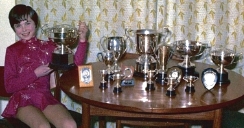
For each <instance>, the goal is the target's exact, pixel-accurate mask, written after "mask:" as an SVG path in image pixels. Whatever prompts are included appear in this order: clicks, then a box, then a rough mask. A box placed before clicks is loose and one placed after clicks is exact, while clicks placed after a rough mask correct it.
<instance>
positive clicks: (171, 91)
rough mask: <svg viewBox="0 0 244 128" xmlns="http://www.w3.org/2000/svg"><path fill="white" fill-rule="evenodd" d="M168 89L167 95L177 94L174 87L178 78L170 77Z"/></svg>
mask: <svg viewBox="0 0 244 128" xmlns="http://www.w3.org/2000/svg"><path fill="white" fill-rule="evenodd" d="M167 79H168V81H167V82H168V85H169V87H168V89H167V92H166V95H167V96H169V97H172V96H175V95H176V93H175V88H174V84H175V81H176V78H175V77H168V78H167Z"/></svg>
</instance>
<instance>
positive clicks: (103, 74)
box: [99, 70, 108, 89]
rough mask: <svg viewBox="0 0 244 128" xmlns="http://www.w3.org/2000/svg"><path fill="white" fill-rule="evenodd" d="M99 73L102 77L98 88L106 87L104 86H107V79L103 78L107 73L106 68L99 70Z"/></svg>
mask: <svg viewBox="0 0 244 128" xmlns="http://www.w3.org/2000/svg"><path fill="white" fill-rule="evenodd" d="M100 74H101V77H102V81H101V82H100V86H99V88H100V89H106V88H108V86H107V81H106V80H105V76H106V75H107V74H108V71H107V70H100Z"/></svg>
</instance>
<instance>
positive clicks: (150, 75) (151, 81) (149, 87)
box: [145, 70, 156, 91]
mask: <svg viewBox="0 0 244 128" xmlns="http://www.w3.org/2000/svg"><path fill="white" fill-rule="evenodd" d="M145 73H146V77H147V87H146V90H147V91H153V90H155V86H154V77H155V74H156V70H147V71H145Z"/></svg>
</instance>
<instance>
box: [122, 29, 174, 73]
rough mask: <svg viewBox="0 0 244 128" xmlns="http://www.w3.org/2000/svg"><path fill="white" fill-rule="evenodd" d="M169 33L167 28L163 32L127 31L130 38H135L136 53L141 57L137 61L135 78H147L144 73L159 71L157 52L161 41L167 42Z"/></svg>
mask: <svg viewBox="0 0 244 128" xmlns="http://www.w3.org/2000/svg"><path fill="white" fill-rule="evenodd" d="M169 33H170V32H169V30H168V28H166V27H165V28H163V32H159V31H157V30H153V29H139V30H131V29H127V30H126V34H127V35H128V37H135V42H136V43H135V44H136V51H137V53H139V55H140V56H139V57H138V59H136V65H135V72H134V76H142V77H145V76H144V75H145V74H146V73H145V72H144V71H148V70H155V69H157V60H156V58H155V57H156V51H157V49H158V45H159V44H160V43H161V40H163V41H162V42H165V39H166V37H167V36H169Z"/></svg>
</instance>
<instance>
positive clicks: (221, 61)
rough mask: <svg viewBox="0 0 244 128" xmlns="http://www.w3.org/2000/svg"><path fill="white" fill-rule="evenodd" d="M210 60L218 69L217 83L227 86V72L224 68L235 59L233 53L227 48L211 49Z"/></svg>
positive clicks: (228, 81)
mask: <svg viewBox="0 0 244 128" xmlns="http://www.w3.org/2000/svg"><path fill="white" fill-rule="evenodd" d="M210 56H211V60H212V61H213V63H214V64H215V65H217V66H219V68H217V71H218V73H219V74H218V81H217V82H218V83H219V84H220V85H221V84H229V83H230V80H229V79H228V71H227V70H225V66H227V65H230V64H231V63H232V62H233V61H234V59H235V52H234V51H232V50H230V49H227V48H212V50H211V52H210Z"/></svg>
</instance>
